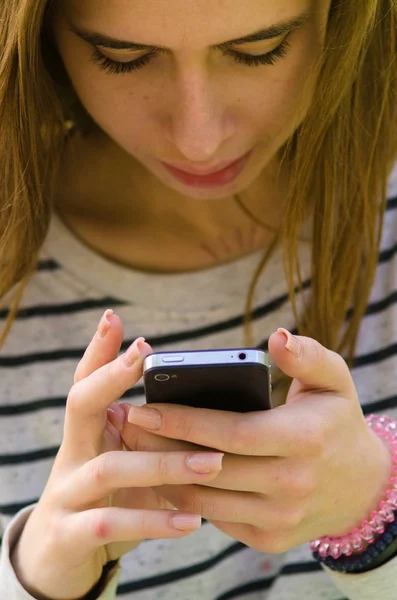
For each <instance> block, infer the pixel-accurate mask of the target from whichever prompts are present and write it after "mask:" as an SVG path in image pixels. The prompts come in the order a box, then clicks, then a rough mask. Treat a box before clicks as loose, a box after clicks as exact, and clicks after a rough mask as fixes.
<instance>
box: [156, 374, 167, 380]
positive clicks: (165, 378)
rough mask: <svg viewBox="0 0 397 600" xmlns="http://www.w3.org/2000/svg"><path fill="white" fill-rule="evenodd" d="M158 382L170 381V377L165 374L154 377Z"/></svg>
mask: <svg viewBox="0 0 397 600" xmlns="http://www.w3.org/2000/svg"><path fill="white" fill-rule="evenodd" d="M154 378H155V380H156V381H168V380H169V378H170V376H169V375H166V374H165V373H160V374H159V375H155V376H154Z"/></svg>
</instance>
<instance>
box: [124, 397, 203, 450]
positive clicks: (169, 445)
mask: <svg viewBox="0 0 397 600" xmlns="http://www.w3.org/2000/svg"><path fill="white" fill-rule="evenodd" d="M118 406H119V407H121V408H122V409H123V410H124V411H126V413H127V415H128V411H129V409H130V407H131V404H127V403H121V404H119V405H118ZM126 419H127V417H125V420H126ZM121 437H122V440H123V443H124V445H125V447H126V448H127V449H128V450H132V451H136V450H139V451H141V452H176V451H184V450H185V451H194V450H198V451H200V450H204V451H206V450H208V448H207V447H205V446H199V445H198V444H191V443H190V442H182V441H180V440H174V439H171V438H165V437H161V436H159V435H156V434H154V433H150V432H149V431H145V430H144V429H142V428H141V427H138V426H137V425H132V424H131V423H128V421H126V422H125V423H124V427H123V430H122V432H121Z"/></svg>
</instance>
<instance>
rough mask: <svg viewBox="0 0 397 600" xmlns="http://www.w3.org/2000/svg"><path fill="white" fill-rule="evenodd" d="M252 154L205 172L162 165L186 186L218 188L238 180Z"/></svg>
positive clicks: (166, 164)
mask: <svg viewBox="0 0 397 600" xmlns="http://www.w3.org/2000/svg"><path fill="white" fill-rule="evenodd" d="M251 154H252V150H251V151H250V152H248V153H247V154H244V156H242V157H240V158H238V159H237V160H232V161H228V162H227V163H223V164H222V163H221V164H220V165H218V166H217V167H213V168H212V169H207V170H205V171H203V170H201V172H200V171H198V170H197V169H195V170H192V169H189V170H185V169H181V168H179V167H175V166H173V165H170V164H168V163H164V162H163V163H162V164H163V165H164V167H165V168H166V169H167V171H168V172H169V173H170V174H171V175H172V176H173V177H174V178H175V179H177V180H178V181H180V182H181V183H184V184H185V185H188V186H193V187H218V186H221V185H226V184H227V183H230V182H231V181H233V180H234V179H236V178H237V177H238V175H240V173H241V172H242V171H243V169H244V168H245V166H246V164H247V162H248V160H249V158H250V156H251Z"/></svg>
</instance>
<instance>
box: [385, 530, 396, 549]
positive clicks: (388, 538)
mask: <svg viewBox="0 0 397 600" xmlns="http://www.w3.org/2000/svg"><path fill="white" fill-rule="evenodd" d="M393 540H394V535H392V534H391V533H389V532H388V531H386V532H385V533H384V534H383V541H384V542H386V544H387V545H388V546H389V545H390V544H391V543H392V541H393Z"/></svg>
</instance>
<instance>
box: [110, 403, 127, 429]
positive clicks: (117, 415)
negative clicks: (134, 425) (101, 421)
mask: <svg viewBox="0 0 397 600" xmlns="http://www.w3.org/2000/svg"><path fill="white" fill-rule="evenodd" d="M108 419H109V421H110V422H111V424H112V425H113V426H114V427H115V428H116V429H117V431H119V432H121V431H123V428H124V423H125V412H124V411H123V409H122V408H120V407H119V406H118V404H117V403H116V402H113V404H111V405H110V406H109V408H108Z"/></svg>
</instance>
